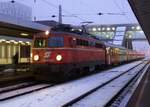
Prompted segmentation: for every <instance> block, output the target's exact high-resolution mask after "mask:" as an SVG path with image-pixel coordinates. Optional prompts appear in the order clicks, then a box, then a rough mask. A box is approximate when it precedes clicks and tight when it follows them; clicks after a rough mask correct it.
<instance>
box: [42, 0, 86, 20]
mask: <svg viewBox="0 0 150 107" xmlns="http://www.w3.org/2000/svg"><path fill="white" fill-rule="evenodd" d="M41 1H43V2H45V3H46V4H48V5H50V6H53V7H54V8H56V9H58V6H57V5H55V4H53V3H51V2H50V1H47V0H41ZM62 10H63V12H65V13H67V14H69V15H71V16H72V17H75V18H78V19H79V20H81V21H86V20H85V19H83V18H81V17H79V16H76V15H74V14H72V13H70V12H69V11H67V10H65V9H62Z"/></svg>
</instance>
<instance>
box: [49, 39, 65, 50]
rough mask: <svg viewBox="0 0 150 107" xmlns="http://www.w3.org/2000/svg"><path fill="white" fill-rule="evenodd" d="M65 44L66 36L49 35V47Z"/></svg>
mask: <svg viewBox="0 0 150 107" xmlns="http://www.w3.org/2000/svg"><path fill="white" fill-rule="evenodd" d="M63 46H64V38H63V37H61V36H55V37H49V38H48V47H51V48H57V47H63Z"/></svg>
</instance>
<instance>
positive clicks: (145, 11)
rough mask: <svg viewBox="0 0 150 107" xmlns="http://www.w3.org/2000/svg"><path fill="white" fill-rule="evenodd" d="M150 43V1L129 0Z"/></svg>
mask: <svg viewBox="0 0 150 107" xmlns="http://www.w3.org/2000/svg"><path fill="white" fill-rule="evenodd" d="M128 1H129V4H130V6H131V8H132V10H133V12H134V14H135V15H136V17H137V19H138V21H139V23H140V25H141V27H142V29H143V31H144V33H145V35H146V37H147V39H148V41H149V43H150V0H128Z"/></svg>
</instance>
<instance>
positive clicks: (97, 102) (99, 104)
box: [72, 65, 144, 107]
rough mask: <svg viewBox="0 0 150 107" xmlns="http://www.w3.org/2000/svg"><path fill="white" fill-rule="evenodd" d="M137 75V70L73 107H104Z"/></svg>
mask: <svg viewBox="0 0 150 107" xmlns="http://www.w3.org/2000/svg"><path fill="white" fill-rule="evenodd" d="M143 66H144V65H143ZM137 73H138V70H137V69H135V70H132V71H131V72H128V73H126V74H125V75H124V76H121V77H119V78H118V79H116V80H114V81H112V82H111V83H110V84H107V85H106V86H105V87H103V88H101V89H99V90H97V91H96V92H94V93H92V94H91V95H89V96H87V97H85V98H84V99H82V100H80V101H79V102H77V103H75V104H74V105H73V106H72V107H104V106H105V105H106V104H107V102H108V101H110V100H111V98H113V96H115V95H116V94H117V93H118V92H119V91H120V90H121V89H122V87H123V86H125V84H126V83H127V82H128V81H129V80H130V79H131V78H132V77H134V76H135V75H136V74H137Z"/></svg>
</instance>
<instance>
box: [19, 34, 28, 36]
mask: <svg viewBox="0 0 150 107" xmlns="http://www.w3.org/2000/svg"><path fill="white" fill-rule="evenodd" d="M20 35H21V36H29V34H27V33H21V34H20Z"/></svg>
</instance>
